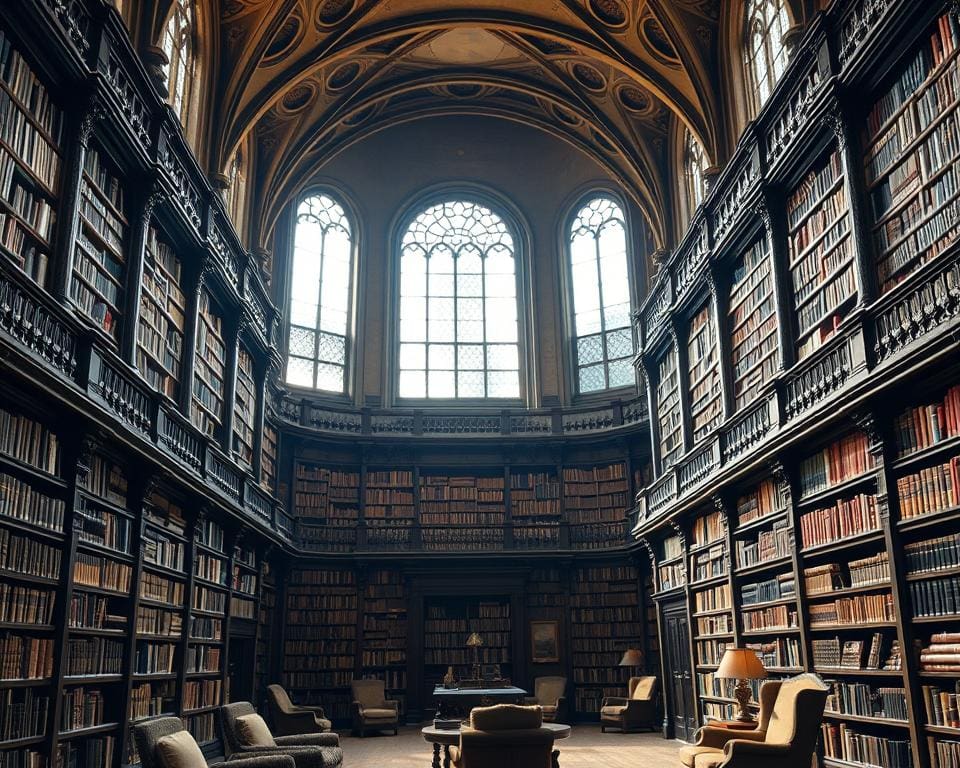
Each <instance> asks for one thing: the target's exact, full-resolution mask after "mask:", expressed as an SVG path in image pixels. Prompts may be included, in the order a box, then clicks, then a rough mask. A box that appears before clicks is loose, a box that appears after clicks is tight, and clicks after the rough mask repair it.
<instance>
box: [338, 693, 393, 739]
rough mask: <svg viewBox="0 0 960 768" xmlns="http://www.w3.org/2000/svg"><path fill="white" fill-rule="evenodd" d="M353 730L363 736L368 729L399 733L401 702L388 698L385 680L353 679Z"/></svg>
mask: <svg viewBox="0 0 960 768" xmlns="http://www.w3.org/2000/svg"><path fill="white" fill-rule="evenodd" d="M350 690H351V692H352V693H353V704H352V705H351V709H352V711H353V732H354V733H355V734H357V735H359V736H361V737H362V736H363V735H364V734H365V733H366V732H367V731H388V730H390V729H393V735H394V736H396V735H397V728H398V727H399V725H400V703H399V702H397V701H393V700H390V699H387V698H386V693H385V687H384V682H383V680H353V681H352V682H351V683H350Z"/></svg>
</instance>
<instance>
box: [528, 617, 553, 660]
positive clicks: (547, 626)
mask: <svg viewBox="0 0 960 768" xmlns="http://www.w3.org/2000/svg"><path fill="white" fill-rule="evenodd" d="M559 637H560V622H558V621H531V622H530V644H531V650H532V653H531V655H530V660H531V661H532V662H533V663H534V664H550V663H554V664H555V663H557V662H558V661H560V641H559Z"/></svg>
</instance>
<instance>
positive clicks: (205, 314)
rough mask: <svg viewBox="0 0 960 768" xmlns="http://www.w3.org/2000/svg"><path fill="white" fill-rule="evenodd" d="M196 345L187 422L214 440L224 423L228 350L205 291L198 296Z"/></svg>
mask: <svg viewBox="0 0 960 768" xmlns="http://www.w3.org/2000/svg"><path fill="white" fill-rule="evenodd" d="M196 344H197V349H196V355H195V360H194V375H193V397H192V398H191V400H190V421H191V422H192V423H193V425H194V426H195V427H196V428H197V429H199V430H200V431H201V432H203V433H204V434H206V435H209V436H210V437H215V436H216V434H217V431H218V430H219V428H220V425H221V424H222V423H223V398H224V378H225V376H226V360H227V349H226V346H225V345H224V341H223V319H222V315H221V313H220V312H219V310H218V309H217V308H216V307H215V306H214V304H213V300H212V299H211V298H210V294H208V293H207V292H206V291H201V293H200V306H199V311H198V321H197V341H196Z"/></svg>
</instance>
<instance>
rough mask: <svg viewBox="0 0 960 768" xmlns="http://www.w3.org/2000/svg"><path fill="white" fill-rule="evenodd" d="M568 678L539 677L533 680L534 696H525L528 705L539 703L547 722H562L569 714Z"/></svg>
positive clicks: (525, 702) (524, 701)
mask: <svg viewBox="0 0 960 768" xmlns="http://www.w3.org/2000/svg"><path fill="white" fill-rule="evenodd" d="M566 693H567V678H565V677H560V676H554V677H538V678H537V679H536V680H534V681H533V696H527V697H525V698H524V700H523V703H524V704H526V705H531V704H539V705H540V708H541V709H542V710H543V719H544V721H545V722H547V723H562V722H563V720H564V718H565V717H566V716H567V696H566Z"/></svg>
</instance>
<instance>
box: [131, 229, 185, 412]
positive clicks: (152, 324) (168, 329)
mask: <svg viewBox="0 0 960 768" xmlns="http://www.w3.org/2000/svg"><path fill="white" fill-rule="evenodd" d="M181 271H182V270H181V264H180V259H179V257H178V256H177V254H176V252H175V251H174V249H173V247H172V246H171V245H169V244H168V243H167V242H166V241H165V240H164V239H163V237H162V236H161V235H160V233H159V232H158V230H157V227H156V225H151V226H150V227H149V228H148V230H147V242H146V251H145V254H144V262H143V278H142V281H141V284H140V318H139V320H138V327H137V368H138V369H139V370H140V373H141V374H142V375H143V377H144V378H145V379H146V380H147V382H149V384H150V386H151V387H153V388H154V389H155V390H157V391H158V392H162V393H163V394H164V395H166V396H167V397H169V398H170V399H172V400H176V398H177V396H178V393H179V387H180V371H181V362H182V359H183V343H184V327H185V316H186V306H187V305H186V298H185V296H184V294H183V284H182V282H181V280H182V277H181Z"/></svg>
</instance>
